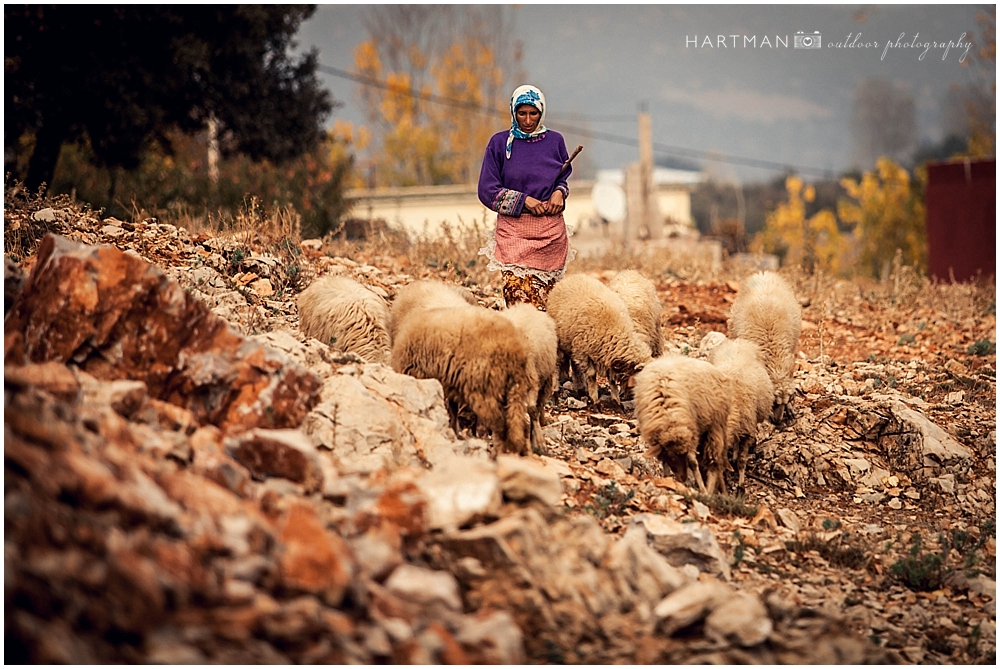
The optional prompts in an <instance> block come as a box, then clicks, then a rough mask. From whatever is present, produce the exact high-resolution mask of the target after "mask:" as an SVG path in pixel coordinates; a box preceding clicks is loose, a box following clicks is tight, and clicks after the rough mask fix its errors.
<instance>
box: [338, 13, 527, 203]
mask: <svg viewBox="0 0 1000 669" xmlns="http://www.w3.org/2000/svg"><path fill="white" fill-rule="evenodd" d="M493 9H496V8H493ZM498 11H499V10H498ZM375 18H376V19H377V20H375V21H374V22H373V25H372V26H371V27H370V36H369V38H368V39H367V40H365V41H364V42H362V43H361V44H360V45H358V47H357V48H356V49H355V50H354V67H355V70H357V72H358V73H359V74H361V75H363V76H364V77H366V78H367V79H368V80H369V81H371V82H377V84H374V85H373V84H371V83H369V84H365V85H362V86H361V87H360V88H359V97H360V100H361V104H362V106H363V107H364V109H365V112H366V116H367V118H366V121H367V123H368V126H367V128H366V130H368V131H369V133H370V136H371V144H370V145H369V146H368V151H367V153H366V154H365V157H364V159H363V160H361V165H359V167H360V168H361V169H362V170H363V171H364V172H365V173H366V179H365V181H366V183H367V184H368V185H369V186H418V185H434V184H452V183H472V182H474V181H475V180H476V178H477V177H478V176H479V168H480V165H481V163H482V158H483V149H484V147H485V146H486V144H487V142H488V141H489V138H490V136H491V135H492V134H493V133H495V132H497V131H499V130H501V129H502V128H503V127H504V125H505V124H506V123H508V122H509V117H508V114H507V112H506V111H504V110H505V108H506V95H507V91H506V89H505V88H504V86H505V85H506V78H505V74H509V72H508V73H505V71H504V65H505V64H507V65H510V64H513V65H515V66H516V64H517V62H519V58H520V57H519V55H516V54H515V55H513V56H511V55H510V54H508V53H506V49H507V48H509V46H510V43H509V42H510V40H505V39H504V38H503V36H502V35H501V33H503V31H504V30H505V28H504V21H503V16H502V12H501V13H500V14H498V13H497V11H491V9H482V10H481V9H476V8H462V11H457V10H456V11H454V12H453V11H450V10H448V9H439V8H427V7H425V8H419V9H413V8H381V10H380V11H379V12H376V16H375ZM449 21H457V23H449ZM463 22H464V23H463ZM448 26H450V28H449V27H448ZM508 69H509V68H508Z"/></svg>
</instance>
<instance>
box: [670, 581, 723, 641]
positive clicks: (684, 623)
mask: <svg viewBox="0 0 1000 669" xmlns="http://www.w3.org/2000/svg"><path fill="white" fill-rule="evenodd" d="M734 593H735V591H734V590H733V589H732V588H731V587H729V586H728V585H726V584H725V583H722V582H720V581H717V580H714V579H710V580H707V581H695V582H693V583H688V584H687V585H685V586H683V587H681V588H678V589H677V590H675V591H674V592H672V593H670V594H669V595H667V596H666V597H665V598H664V599H663V600H662V601H661V602H660V603H659V604H657V605H656V608H655V609H653V615H654V616H655V617H656V624H657V629H659V630H661V631H662V632H663V633H664V634H666V635H667V636H672V635H673V634H674V633H675V632H678V631H680V630H682V629H684V628H685V627H689V626H690V625H693V624H694V623H696V622H698V621H700V620H702V619H703V618H704V617H705V616H707V615H708V614H709V613H710V612H712V611H713V610H714V609H716V608H717V607H718V606H720V605H721V604H722V603H723V602H725V601H726V600H728V599H731V598H732V597H733V595H734Z"/></svg>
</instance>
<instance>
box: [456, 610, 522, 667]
mask: <svg viewBox="0 0 1000 669" xmlns="http://www.w3.org/2000/svg"><path fill="white" fill-rule="evenodd" d="M455 640H456V641H458V642H459V643H461V644H462V645H463V646H467V647H471V648H473V649H475V650H476V651H478V652H479V653H480V654H481V658H479V659H481V660H482V662H484V663H486V664H508V665H509V664H524V661H525V659H526V658H525V654H524V634H523V633H522V632H521V629H520V628H519V627H518V626H517V623H515V622H514V619H513V618H512V617H511V615H510V614H509V613H507V612H506V611H491V612H490V611H480V612H479V613H478V614H476V615H475V616H471V615H470V616H466V617H465V618H464V621H463V623H462V625H461V627H460V628H459V630H458V632H457V633H456V634H455Z"/></svg>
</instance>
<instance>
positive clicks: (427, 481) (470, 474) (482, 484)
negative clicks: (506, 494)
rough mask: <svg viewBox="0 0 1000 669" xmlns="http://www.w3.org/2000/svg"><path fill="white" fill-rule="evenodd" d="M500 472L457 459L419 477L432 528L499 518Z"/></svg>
mask: <svg viewBox="0 0 1000 669" xmlns="http://www.w3.org/2000/svg"><path fill="white" fill-rule="evenodd" d="M496 470H497V467H496V465H495V464H494V463H492V462H490V461H489V460H480V459H474V458H460V457H456V458H454V459H453V460H452V461H450V462H448V463H446V464H444V465H441V466H439V467H436V468H435V469H434V470H433V471H431V472H428V473H427V474H425V475H424V476H421V477H420V478H418V479H417V480H416V482H415V483H416V485H417V487H418V488H419V489H420V491H421V493H423V495H424V497H425V498H426V499H427V522H428V524H429V526H430V528H431V529H443V530H448V531H450V530H454V529H457V528H459V527H461V526H462V525H464V524H466V523H468V522H469V521H471V520H473V519H475V518H482V517H495V516H497V515H499V514H500V507H501V506H502V504H503V495H502V491H501V488H500V478H499V477H498V476H497V471H496ZM556 483H557V484H558V478H557V479H556Z"/></svg>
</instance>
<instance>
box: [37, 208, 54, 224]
mask: <svg viewBox="0 0 1000 669" xmlns="http://www.w3.org/2000/svg"><path fill="white" fill-rule="evenodd" d="M31 218H33V219H34V220H36V221H38V222H40V223H54V222H55V220H56V211H55V209H53V208H52V207H46V208H45V209H39V210H38V211H36V212H35V213H34V214H32V215H31Z"/></svg>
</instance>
